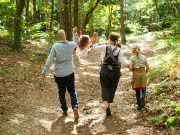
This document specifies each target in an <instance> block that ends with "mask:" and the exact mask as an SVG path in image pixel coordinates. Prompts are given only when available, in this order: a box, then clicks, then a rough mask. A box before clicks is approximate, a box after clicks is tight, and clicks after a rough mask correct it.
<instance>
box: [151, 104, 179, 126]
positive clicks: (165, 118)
mask: <svg viewBox="0 0 180 135" xmlns="http://www.w3.org/2000/svg"><path fill="white" fill-rule="evenodd" d="M163 110H164V113H163V114H160V115H159V116H156V117H154V118H153V119H151V123H152V124H155V125H162V124H163V125H165V126H167V127H168V128H170V129H172V128H175V126H176V125H178V124H180V104H178V103H175V102H171V103H169V104H168V105H166V106H164V107H163ZM167 110H171V111H170V112H168V113H169V114H167V113H166V111H167Z"/></svg>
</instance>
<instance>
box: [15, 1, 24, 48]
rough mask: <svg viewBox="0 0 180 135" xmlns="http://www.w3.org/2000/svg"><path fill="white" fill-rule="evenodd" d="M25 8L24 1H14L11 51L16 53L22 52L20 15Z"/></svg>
mask: <svg viewBox="0 0 180 135" xmlns="http://www.w3.org/2000/svg"><path fill="white" fill-rule="evenodd" d="M24 6H25V0H16V15H15V19H14V46H13V49H14V50H17V51H21V50H22V45H21V21H22V13H23V9H24Z"/></svg>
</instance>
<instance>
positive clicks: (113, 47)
mask: <svg viewBox="0 0 180 135" xmlns="http://www.w3.org/2000/svg"><path fill="white" fill-rule="evenodd" d="M72 34H73V41H67V40H66V34H65V31H64V30H59V31H58V33H57V39H58V41H57V42H56V43H55V44H54V45H53V46H52V48H51V51H50V54H49V56H48V58H47V61H46V64H45V67H44V68H43V70H42V78H43V79H45V74H46V72H47V71H48V68H49V67H50V65H51V64H52V63H54V64H55V69H54V70H55V74H54V78H55V82H56V83H57V86H58V93H59V99H60V103H61V109H62V110H63V114H64V116H67V115H68V114H67V111H68V107H67V103H66V99H65V93H66V89H67V90H68V93H69V95H70V98H71V105H72V109H73V113H74V120H75V121H77V120H78V119H79V112H78V101H77V95H76V89H75V76H74V67H73V53H74V51H75V50H76V55H77V56H78V57H79V58H81V57H87V56H88V54H89V53H91V51H96V50H101V52H102V55H101V56H102V57H101V59H102V63H101V71H100V84H101V95H102V100H103V105H102V108H103V109H104V110H105V111H106V116H111V109H110V104H111V103H113V99H114V96H115V92H116V89H117V86H118V83H119V80H120V77H121V65H124V66H125V67H128V68H129V69H130V70H131V71H132V72H133V76H132V88H133V90H135V91H136V99H137V105H138V107H137V109H138V110H142V109H143V108H144V107H145V95H146V84H147V73H148V71H149V65H148V62H147V60H146V57H145V56H144V55H142V54H141V53H140V48H139V46H133V47H132V56H131V58H130V60H129V61H127V60H126V59H125V57H124V56H123V51H122V49H121V45H119V44H118V39H119V37H120V35H119V34H118V33H116V32H112V33H110V34H109V38H108V41H107V42H105V43H101V44H96V43H95V42H96V40H97V33H94V34H93V37H92V39H90V38H89V36H88V35H81V36H80V37H78V34H77V28H73V32H72Z"/></svg>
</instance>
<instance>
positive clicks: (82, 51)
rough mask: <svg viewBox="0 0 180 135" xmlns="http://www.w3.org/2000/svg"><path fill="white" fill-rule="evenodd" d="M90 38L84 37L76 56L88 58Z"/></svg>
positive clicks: (80, 41) (81, 39) (80, 40)
mask: <svg viewBox="0 0 180 135" xmlns="http://www.w3.org/2000/svg"><path fill="white" fill-rule="evenodd" d="M89 44H90V37H89V36H88V35H82V36H81V37H80V39H79V45H78V47H77V49H76V55H77V56H78V57H79V58H81V57H87V55H88V51H89V49H90V45H89Z"/></svg>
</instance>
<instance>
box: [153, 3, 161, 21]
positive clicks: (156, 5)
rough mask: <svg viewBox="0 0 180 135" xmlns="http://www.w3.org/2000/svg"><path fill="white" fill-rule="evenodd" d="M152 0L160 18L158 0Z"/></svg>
mask: <svg viewBox="0 0 180 135" xmlns="http://www.w3.org/2000/svg"><path fill="white" fill-rule="evenodd" d="M153 1H154V4H155V7H156V10H157V13H158V16H159V20H160V19H161V14H160V11H159V7H158V2H157V0H153Z"/></svg>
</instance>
